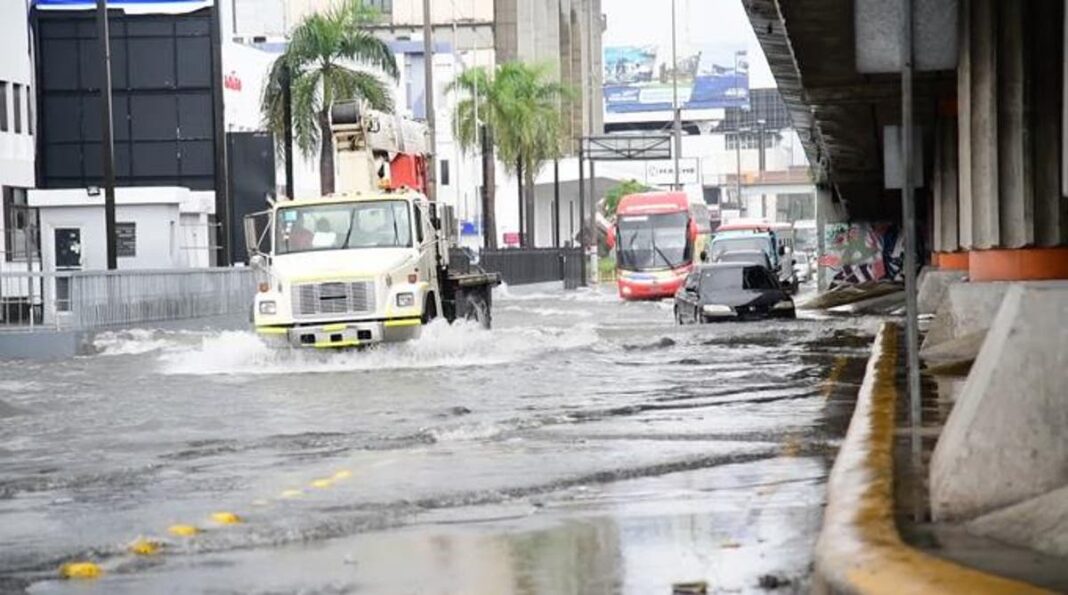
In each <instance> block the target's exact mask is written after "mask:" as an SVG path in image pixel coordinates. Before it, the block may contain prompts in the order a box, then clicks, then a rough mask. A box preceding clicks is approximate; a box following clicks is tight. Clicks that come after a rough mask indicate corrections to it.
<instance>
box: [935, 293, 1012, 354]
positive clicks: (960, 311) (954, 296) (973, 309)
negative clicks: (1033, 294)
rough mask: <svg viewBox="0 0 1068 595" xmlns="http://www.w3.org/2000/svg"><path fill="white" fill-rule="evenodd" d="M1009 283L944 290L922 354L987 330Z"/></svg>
mask: <svg viewBox="0 0 1068 595" xmlns="http://www.w3.org/2000/svg"><path fill="white" fill-rule="evenodd" d="M1009 286H1010V283H955V284H951V285H949V286H948V287H947V288H946V291H945V295H944V297H943V298H942V303H941V304H940V305H939V306H938V310H937V311H936V313H935V317H934V320H933V321H932V322H931V328H930V330H928V331H927V336H926V337H925V338H924V341H923V350H921V352H920V355H921V356H922V355H923V351H924V350H927V349H929V348H932V347H934V346H936V345H938V344H939V343H943V342H945V341H950V340H952V339H956V338H959V337H963V336H964V335H969V334H972V333H977V332H981V331H986V330H987V329H988V328H990V323H991V321H992V320H994V314H996V313H997V311H998V307H999V306H1001V300H1002V299H1003V298H1004V297H1005V292H1006V291H1008V289H1009Z"/></svg>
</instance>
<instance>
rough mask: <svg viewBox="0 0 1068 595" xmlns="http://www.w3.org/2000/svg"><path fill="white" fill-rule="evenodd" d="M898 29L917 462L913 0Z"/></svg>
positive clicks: (916, 455) (907, 0) (908, 342)
mask: <svg viewBox="0 0 1068 595" xmlns="http://www.w3.org/2000/svg"><path fill="white" fill-rule="evenodd" d="M903 12H904V14H903V15H902V26H901V54H902V55H901V57H902V60H901V167H902V168H903V177H902V179H903V182H904V183H903V184H901V215H902V217H901V218H902V220H903V221H902V222H903V223H904V225H903V226H902V227H903V228H904V233H905V360H906V362H907V363H908V387H909V419H910V421H911V426H912V428H911V429H912V457H913V461H914V464H916V463H919V462H920V460H921V454H922V443H921V441H920V435H919V432H920V429H921V427H922V422H923V420H922V414H923V410H922V408H921V406H920V356H919V344H920V340H919V328H918V320H917V319H918V313H919V309H918V305H917V296H916V260H917V254H916V205H915V190H914V185H915V180H914V179H913V176H912V161H913V153H912V144H913V138H912V137H913V133H912V132H913V131H912V120H913V114H912V59H913V55H912V0H904V11H903Z"/></svg>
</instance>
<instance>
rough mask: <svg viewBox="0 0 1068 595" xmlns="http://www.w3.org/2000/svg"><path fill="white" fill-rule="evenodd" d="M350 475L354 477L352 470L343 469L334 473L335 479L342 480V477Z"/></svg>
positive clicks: (345, 477)
mask: <svg viewBox="0 0 1068 595" xmlns="http://www.w3.org/2000/svg"><path fill="white" fill-rule="evenodd" d="M350 477H352V471H349V470H348V469H342V470H341V471H338V472H337V473H335V474H334V481H341V480H342V479H348V478H350Z"/></svg>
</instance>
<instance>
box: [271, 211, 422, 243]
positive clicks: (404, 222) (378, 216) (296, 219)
mask: <svg viewBox="0 0 1068 595" xmlns="http://www.w3.org/2000/svg"><path fill="white" fill-rule="evenodd" d="M277 217H278V219H277V221H275V229H276V230H277V235H276V237H275V244H274V249H275V254H293V253H295V252H311V251H316V250H348V249H354V248H405V247H408V246H411V245H412V226H411V219H410V216H409V210H408V203H407V202H406V201H403V200H378V201H368V202H350V203H337V204H327V205H314V206H306V207H300V206H295V207H282V208H280V209H278V215H277Z"/></svg>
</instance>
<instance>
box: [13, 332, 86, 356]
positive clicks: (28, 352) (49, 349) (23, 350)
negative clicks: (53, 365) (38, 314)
mask: <svg viewBox="0 0 1068 595" xmlns="http://www.w3.org/2000/svg"><path fill="white" fill-rule="evenodd" d="M91 342H92V333H90V332H87V331H80V330H55V329H42V330H34V331H30V330H27V331H15V332H0V360H3V359H29V360H44V361H48V360H57V359H66V358H70V357H74V356H76V355H84V354H86V353H88V352H89V350H90V348H91Z"/></svg>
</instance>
